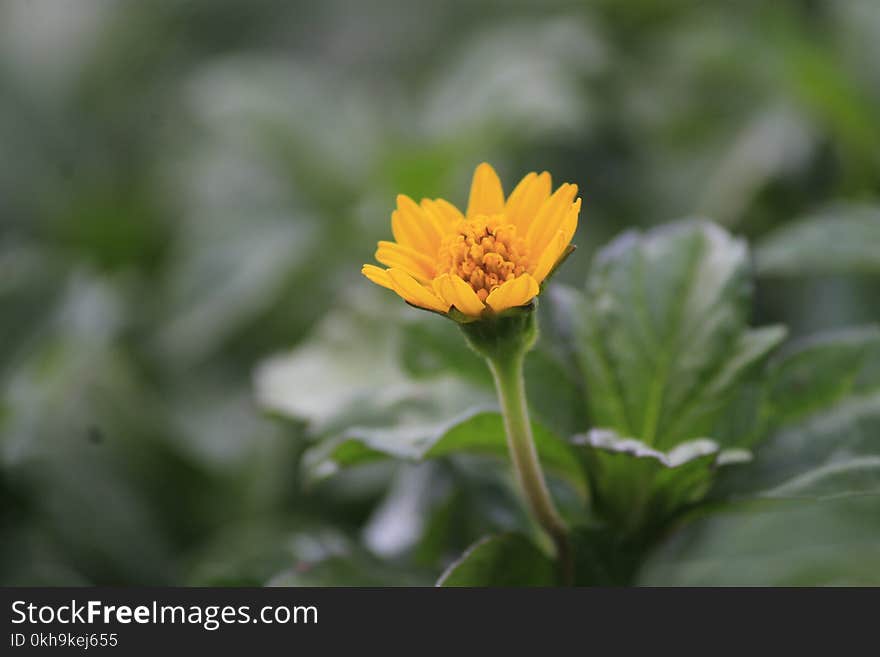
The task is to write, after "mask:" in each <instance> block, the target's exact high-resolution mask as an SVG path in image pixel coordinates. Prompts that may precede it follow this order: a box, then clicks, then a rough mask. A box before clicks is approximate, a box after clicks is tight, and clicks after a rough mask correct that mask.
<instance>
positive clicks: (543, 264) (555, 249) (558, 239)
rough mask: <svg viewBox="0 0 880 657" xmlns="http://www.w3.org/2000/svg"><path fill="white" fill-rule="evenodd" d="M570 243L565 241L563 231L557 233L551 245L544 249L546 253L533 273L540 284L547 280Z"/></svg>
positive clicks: (542, 255)
mask: <svg viewBox="0 0 880 657" xmlns="http://www.w3.org/2000/svg"><path fill="white" fill-rule="evenodd" d="M568 242H569V240H567V239H565V233H564V232H562V231H561V230H558V231H556V235H555V236H554V238H553V239H552V240H550V244H548V245H547V248H546V249H544V253H542V254H541V257H540V258H539V259H538V266H537V267H535V271H533V272H532V277H533V278H534V279H535V280H536V281H537V282H538V284H540V283H541V282H543V280H544V279H545V278H547V274H549V273H550V270H551V269H553V265H555V264H556V261H557V260H559V256H561V255H562V252H563V251H565V247H566V246H568Z"/></svg>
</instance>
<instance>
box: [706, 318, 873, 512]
mask: <svg viewBox="0 0 880 657" xmlns="http://www.w3.org/2000/svg"><path fill="white" fill-rule="evenodd" d="M878 363H880V330H878V329H877V328H876V327H867V328H861V329H850V330H846V331H836V332H832V333H826V334H821V335H817V336H814V337H811V338H809V339H806V340H803V341H801V342H797V343H794V344H792V345H791V346H790V347H789V348H788V349H786V350H785V351H783V352H782V353H781V354H780V355H779V357H778V358H777V359H776V360H775V361H774V362H773V363H771V365H770V367H769V368H768V370H769V371H768V383H767V390H766V400H765V402H764V412H763V415H764V419H765V425H766V427H765V429H766V433H767V438H766V439H765V440H764V442H763V444H762V445H761V446H760V447H759V449H758V451H757V453H756V459H755V462H754V463H752V464H750V465H749V466H748V467H746V468H743V469H742V470H741V471H738V472H732V473H727V476H725V477H724V480H723V481H722V483H721V485H720V487H719V489H718V490H719V492H721V493H722V494H724V495H727V496H732V497H747V498H748V497H752V496H758V497H773V498H788V497H791V498H798V499H803V498H813V499H824V498H834V497H844V496H852V495H866V494H873V493H876V492H880V488H878V486H877V477H876V472H875V470H874V464H875V461H874V459H876V458H880V392H878V391H880V367H878Z"/></svg>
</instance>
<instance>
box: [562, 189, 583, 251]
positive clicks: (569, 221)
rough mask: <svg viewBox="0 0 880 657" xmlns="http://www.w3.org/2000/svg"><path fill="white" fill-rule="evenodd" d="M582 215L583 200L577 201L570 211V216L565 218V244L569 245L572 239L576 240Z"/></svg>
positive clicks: (563, 230) (563, 227) (563, 224)
mask: <svg viewBox="0 0 880 657" xmlns="http://www.w3.org/2000/svg"><path fill="white" fill-rule="evenodd" d="M580 213H581V199H577V200H576V201H575V202H574V203H572V204H571V208H570V209H569V211H568V216H566V217H565V221H563V222H562V232H563V233H565V244H566V245H568V243H569V242H571V240H572V239H574V234H575V231H577V227H578V216H579V215H580Z"/></svg>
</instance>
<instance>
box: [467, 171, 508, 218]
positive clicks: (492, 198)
mask: <svg viewBox="0 0 880 657" xmlns="http://www.w3.org/2000/svg"><path fill="white" fill-rule="evenodd" d="M503 211H504V191H503V190H502V189H501V180H499V178H498V174H497V173H495V169H493V168H492V167H491V165H489V164H488V163H486V162H483V163H482V164H481V165H479V166H478V167H477V169H476V171H474V179H473V182H471V194H470V197H469V199H468V207H467V216H469V217H473V216H474V215H477V214H499V213H500V212H503Z"/></svg>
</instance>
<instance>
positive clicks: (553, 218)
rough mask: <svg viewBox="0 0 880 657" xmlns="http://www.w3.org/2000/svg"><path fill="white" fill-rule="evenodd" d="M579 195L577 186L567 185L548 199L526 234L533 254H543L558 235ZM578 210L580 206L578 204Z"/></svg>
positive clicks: (562, 186)
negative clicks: (575, 198) (557, 232)
mask: <svg viewBox="0 0 880 657" xmlns="http://www.w3.org/2000/svg"><path fill="white" fill-rule="evenodd" d="M576 195H577V185H572V184H569V183H566V184H564V185H561V186H560V187H559V189H557V190H556V191H555V192H554V193H553V196H551V197H550V198H549V199H547V200H546V201H545V202H544V203H543V205H542V206H541V209H540V210H539V211H538V216H537V217H535V219H534V221H533V222H532V224H531V226H529V231H528V233H527V234H526V240H527V241H528V243H529V248H530V249H531V252H532V253H542V252H543V251H544V249H545V248H546V246H547V244H548V243H549V242H550V240H551V239H553V236H554V235H556V231H558V230H559V229H560V228H561V227H562V225H563V223H564V222H565V220H566V218H567V217H568V212H569V210H570V209H571V208H572V201H574V197H575V196H576ZM577 207H578V209H580V205H579V204H578V206H577Z"/></svg>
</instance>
